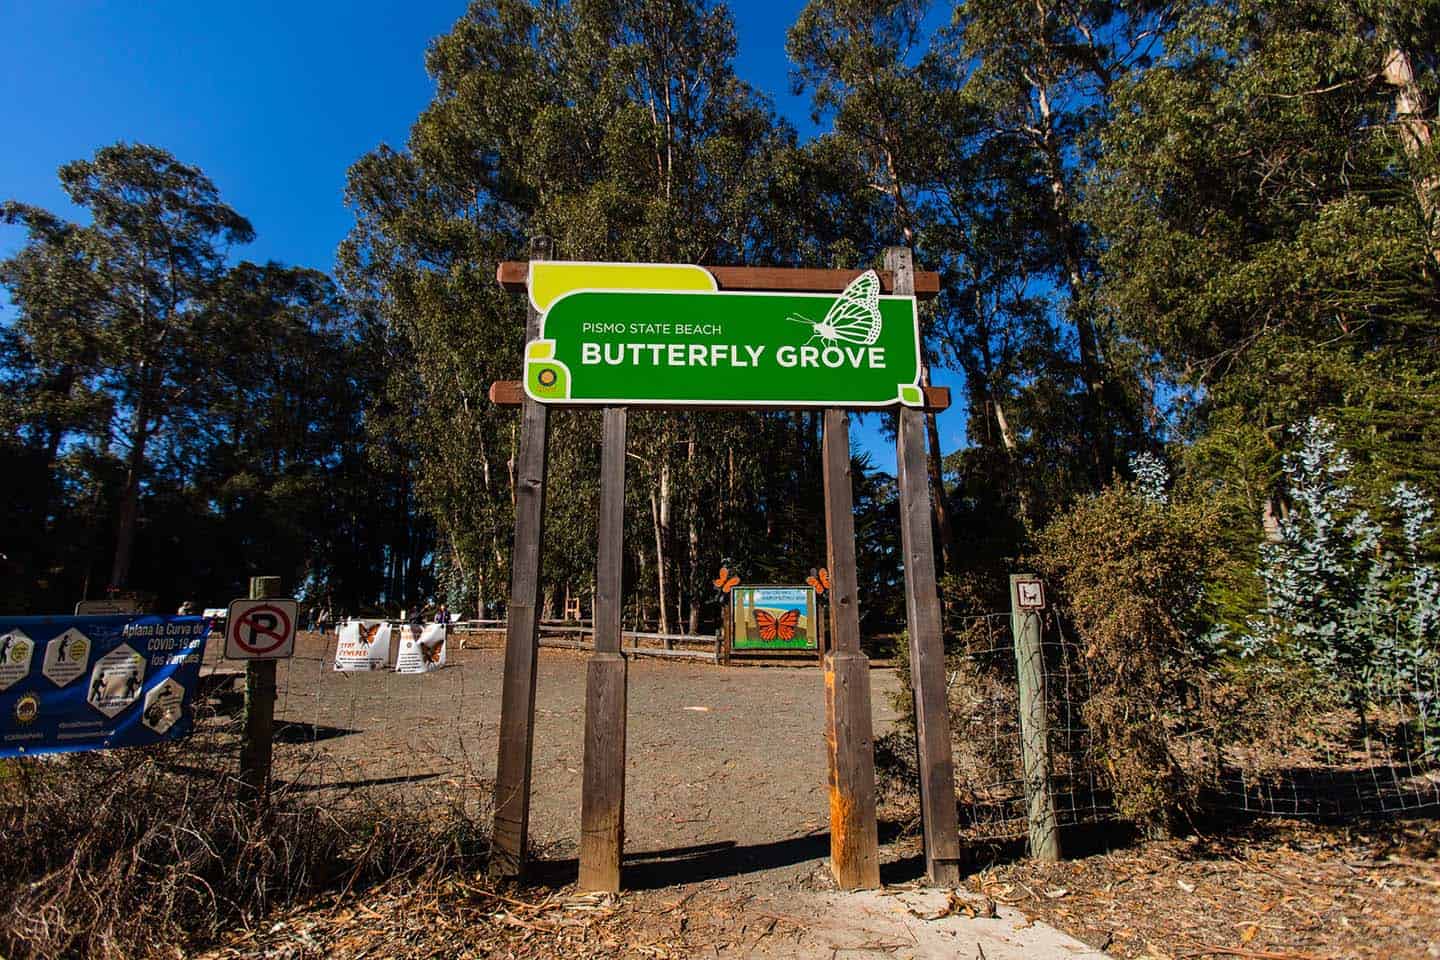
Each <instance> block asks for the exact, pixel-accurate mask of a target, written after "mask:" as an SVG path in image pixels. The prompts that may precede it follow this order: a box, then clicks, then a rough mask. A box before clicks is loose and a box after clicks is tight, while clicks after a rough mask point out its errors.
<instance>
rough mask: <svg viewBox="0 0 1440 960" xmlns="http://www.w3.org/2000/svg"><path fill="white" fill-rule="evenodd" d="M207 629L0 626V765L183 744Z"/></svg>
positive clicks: (119, 619) (141, 624)
mask: <svg viewBox="0 0 1440 960" xmlns="http://www.w3.org/2000/svg"><path fill="white" fill-rule="evenodd" d="M209 631H210V622H209V621H208V620H206V619H205V618H204V617H179V616H175V617H164V616H153V615H142V614H122V615H114V616H97V617H66V616H62V617H5V618H0V757H15V756H25V755H30V754H39V753H63V752H68V751H77V750H102V749H106V748H109V747H130V746H141V745H145V744H152V743H158V742H159V741H161V740H176V739H180V738H183V737H185V736H187V735H188V734H189V733H190V728H191V724H192V717H191V710H190V705H191V703H192V702H193V698H194V696H195V688H196V686H197V685H198V683H199V678H200V660H201V657H202V655H203V653H204V649H205V637H206V634H208V633H209Z"/></svg>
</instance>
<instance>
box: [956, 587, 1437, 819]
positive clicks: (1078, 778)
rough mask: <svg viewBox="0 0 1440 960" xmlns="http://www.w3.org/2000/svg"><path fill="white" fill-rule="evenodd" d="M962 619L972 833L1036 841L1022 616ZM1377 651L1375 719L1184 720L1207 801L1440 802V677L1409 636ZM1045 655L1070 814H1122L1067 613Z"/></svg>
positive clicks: (1186, 759)
mask: <svg viewBox="0 0 1440 960" xmlns="http://www.w3.org/2000/svg"><path fill="white" fill-rule="evenodd" d="M949 627H950V630H951V637H952V644H951V653H950V655H949V657H948V658H947V660H948V664H949V673H948V675H947V691H948V699H949V704H950V718H951V731H952V737H953V739H954V746H955V754H954V756H955V777H956V793H957V798H958V800H959V803H960V814H961V816H960V820H961V831H962V834H963V835H964V836H965V837H967V838H970V839H974V840H1006V839H1013V838H1017V837H1022V836H1024V835H1026V833H1027V827H1028V824H1027V816H1026V796H1025V781H1024V777H1023V766H1022V742H1021V729H1020V719H1019V718H1020V703H1019V690H1018V678H1017V673H1016V646H1015V643H1014V640H1013V637H1012V633H1011V615H1010V613H1009V612H1004V613H990V614H983V615H974V616H961V617H952V618H951V619H950V622H949ZM1376 646H1377V650H1378V651H1379V653H1378V654H1377V661H1376V662H1375V663H1374V664H1373V665H1372V666H1373V669H1372V671H1371V674H1372V679H1371V680H1369V681H1368V682H1367V683H1366V685H1365V688H1364V692H1363V695H1362V696H1360V697H1358V698H1349V699H1351V700H1352V701H1357V702H1360V703H1363V704H1364V705H1365V709H1364V719H1363V721H1362V719H1361V711H1360V710H1359V709H1358V708H1356V707H1355V706H1354V705H1353V704H1352V703H1345V704H1317V703H1305V704H1302V706H1301V707H1297V708H1295V709H1293V710H1291V709H1288V708H1285V707H1279V708H1272V709H1271V711H1270V713H1271V717H1272V722H1271V723H1270V724H1269V726H1268V729H1265V730H1253V729H1252V730H1250V731H1249V735H1248V736H1241V737H1238V738H1237V737H1236V736H1235V735H1234V733H1233V731H1232V732H1231V733H1230V734H1229V735H1228V736H1227V737H1222V736H1220V735H1219V731H1218V730H1217V729H1216V728H1214V727H1210V726H1207V727H1204V728H1195V729H1186V726H1185V722H1184V720H1183V718H1182V719H1180V720H1179V721H1177V722H1176V723H1175V731H1174V736H1173V737H1172V739H1171V743H1172V745H1173V746H1174V748H1175V753H1176V755H1177V759H1179V760H1180V762H1181V764H1182V766H1183V767H1184V768H1185V770H1186V772H1187V773H1188V774H1190V775H1191V776H1192V777H1193V778H1194V779H1195V781H1196V782H1198V783H1199V784H1200V786H1201V796H1202V803H1203V804H1204V807H1205V808H1206V809H1209V810H1212V811H1222V812H1231V813H1240V814H1244V815H1256V816H1275V817H1303V818H1315V819H1347V818H1356V817H1361V816H1372V815H1401V814H1414V813H1419V812H1427V811H1429V812H1433V811H1440V750H1437V746H1440V745H1437V742H1436V733H1437V731H1436V730H1435V729H1434V728H1433V727H1431V726H1429V725H1427V723H1425V722H1424V717H1423V714H1424V713H1425V711H1426V709H1427V708H1429V709H1431V710H1433V705H1434V704H1435V703H1436V697H1437V696H1440V677H1437V676H1436V673H1435V671H1434V670H1433V669H1431V670H1429V671H1425V670H1418V671H1417V670H1416V669H1414V663H1415V658H1414V657H1413V655H1412V654H1413V652H1407V651H1406V650H1405V649H1404V648H1403V646H1402V645H1401V644H1399V643H1396V642H1380V643H1377V645H1376ZM1380 657H1394V658H1397V659H1396V662H1395V663H1393V664H1391V663H1386V662H1383V661H1381V660H1380V659H1379V658H1380ZM1041 660H1042V664H1041V668H1042V676H1043V689H1044V695H1045V706H1046V718H1047V722H1048V729H1047V731H1046V733H1047V737H1046V741H1047V750H1048V757H1047V760H1048V764H1049V781H1050V788H1051V795H1052V797H1053V799H1054V806H1055V813H1056V820H1057V823H1058V825H1060V826H1062V827H1065V826H1075V825H1081V824H1092V823H1100V822H1104V821H1106V820H1113V819H1115V818H1116V817H1117V816H1118V811H1117V807H1116V802H1115V797H1114V792H1113V789H1112V785H1111V783H1110V778H1109V776H1108V774H1107V771H1106V762H1105V759H1104V757H1103V756H1102V753H1103V751H1102V750H1100V749H1097V743H1096V737H1095V736H1094V735H1093V732H1092V731H1091V730H1090V729H1089V728H1088V727H1087V725H1086V723H1085V720H1084V708H1085V704H1086V702H1087V701H1088V700H1089V698H1090V695H1091V678H1090V675H1089V670H1088V668H1087V666H1086V661H1085V658H1084V657H1083V655H1082V651H1081V649H1080V647H1079V645H1078V643H1077V642H1076V640H1075V638H1074V637H1073V636H1072V635H1071V633H1070V632H1069V628H1068V626H1067V624H1066V622H1065V620H1064V619H1063V617H1060V616H1057V615H1056V613H1055V612H1054V611H1053V610H1047V611H1045V613H1044V615H1043V619H1042V644H1041ZM1402 661H1403V662H1402ZM1276 669H1279V668H1278V667H1277V668H1276ZM1396 678H1402V679H1401V680H1400V681H1397V679H1396ZM1212 679H1214V678H1212ZM1277 682H1278V683H1280V684H1281V685H1283V684H1284V683H1285V682H1287V681H1286V678H1277ZM1289 682H1290V683H1291V686H1292V688H1293V685H1294V682H1293V678H1291V680H1290V681H1289ZM1292 693H1293V691H1292ZM1137 706H1138V707H1143V706H1144V705H1140V704H1137ZM1432 722H1433V721H1432Z"/></svg>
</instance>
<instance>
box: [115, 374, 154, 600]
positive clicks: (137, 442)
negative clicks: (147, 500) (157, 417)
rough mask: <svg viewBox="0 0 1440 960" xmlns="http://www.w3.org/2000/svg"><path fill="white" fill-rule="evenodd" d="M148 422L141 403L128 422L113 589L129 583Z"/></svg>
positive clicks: (148, 437) (148, 428) (116, 536)
mask: <svg viewBox="0 0 1440 960" xmlns="http://www.w3.org/2000/svg"><path fill="white" fill-rule="evenodd" d="M149 421H150V412H149V404H147V403H146V402H144V401H141V403H140V405H139V406H137V407H136V408H135V413H134V414H133V415H132V416H131V418H130V455H129V456H128V457H126V458H125V486H124V487H122V488H121V491H120V517H119V521H118V524H117V526H116V530H115V562H114V563H113V564H112V565H111V567H110V585H111V586H113V587H123V586H125V583H126V581H127V580H129V579H130V552H131V548H132V547H133V546H134V543H135V523H136V520H137V519H138V518H139V515H140V474H141V472H142V471H143V470H144V469H145V444H146V443H148V442H149V440H150V422H149Z"/></svg>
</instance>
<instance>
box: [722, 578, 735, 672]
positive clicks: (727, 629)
mask: <svg viewBox="0 0 1440 960" xmlns="http://www.w3.org/2000/svg"><path fill="white" fill-rule="evenodd" d="M734 649H735V615H734V601H733V600H732V599H731V595H730V594H728V593H722V594H720V651H719V653H720V662H721V663H729V662H730V651H732V650H734Z"/></svg>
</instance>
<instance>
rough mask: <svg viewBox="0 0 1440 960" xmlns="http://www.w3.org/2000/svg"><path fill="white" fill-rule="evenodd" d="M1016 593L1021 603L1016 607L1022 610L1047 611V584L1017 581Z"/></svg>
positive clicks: (1035, 581) (1037, 581)
mask: <svg viewBox="0 0 1440 960" xmlns="http://www.w3.org/2000/svg"><path fill="white" fill-rule="evenodd" d="M1015 593H1016V597H1017V599H1018V601H1019V602H1018V603H1017V604H1016V605H1017V606H1018V607H1019V608H1020V609H1021V610H1044V609H1045V584H1044V583H1042V582H1041V581H1039V580H1017V581H1016V582H1015Z"/></svg>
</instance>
